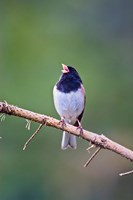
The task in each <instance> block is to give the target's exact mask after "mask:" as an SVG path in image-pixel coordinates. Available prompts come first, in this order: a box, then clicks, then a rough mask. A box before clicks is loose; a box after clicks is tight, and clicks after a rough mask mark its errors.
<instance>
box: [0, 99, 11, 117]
mask: <svg viewBox="0 0 133 200" xmlns="http://www.w3.org/2000/svg"><path fill="white" fill-rule="evenodd" d="M0 112H1V113H6V114H8V115H11V114H12V109H11V106H10V105H8V103H7V102H5V103H3V102H2V103H0Z"/></svg>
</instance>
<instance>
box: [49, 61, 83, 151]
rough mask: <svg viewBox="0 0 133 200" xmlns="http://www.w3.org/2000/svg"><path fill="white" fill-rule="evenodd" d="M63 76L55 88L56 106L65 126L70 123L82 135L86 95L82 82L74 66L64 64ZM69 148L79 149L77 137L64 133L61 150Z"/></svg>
mask: <svg viewBox="0 0 133 200" xmlns="http://www.w3.org/2000/svg"><path fill="white" fill-rule="evenodd" d="M61 71H62V74H61V76H60V78H59V81H58V82H57V83H56V84H55V86H54V88H53V99H54V106H55V109H56V111H57V113H58V114H59V116H60V117H61V120H60V122H62V124H63V125H66V123H69V124H71V125H74V126H76V127H77V128H79V129H80V133H81V134H82V130H83V129H82V126H81V123H80V122H81V119H82V117H83V113H84V108H85V103H86V95H85V89H84V86H83V83H82V80H81V78H80V76H79V74H78V72H77V71H76V69H75V68H74V67H72V66H67V65H65V64H62V70H61ZM68 147H71V148H73V149H76V148H77V141H76V136H75V135H72V134H70V133H68V132H66V131H64V132H63V136H62V142H61V149H62V150H65V149H67V148H68Z"/></svg>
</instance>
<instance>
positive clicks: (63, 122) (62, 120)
mask: <svg viewBox="0 0 133 200" xmlns="http://www.w3.org/2000/svg"><path fill="white" fill-rule="evenodd" d="M59 124H61V125H62V128H64V127H65V126H66V122H65V120H64V118H63V117H62V118H61V120H60V121H59Z"/></svg>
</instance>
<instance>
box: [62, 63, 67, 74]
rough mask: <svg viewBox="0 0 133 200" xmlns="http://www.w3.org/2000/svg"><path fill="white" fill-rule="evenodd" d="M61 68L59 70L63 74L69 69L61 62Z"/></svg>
mask: <svg viewBox="0 0 133 200" xmlns="http://www.w3.org/2000/svg"><path fill="white" fill-rule="evenodd" d="M62 68H63V69H62V70H61V71H62V73H64V74H65V73H68V72H69V69H68V67H67V65H64V64H62Z"/></svg>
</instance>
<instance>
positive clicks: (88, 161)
mask: <svg viewBox="0 0 133 200" xmlns="http://www.w3.org/2000/svg"><path fill="white" fill-rule="evenodd" d="M100 150H101V147H98V149H97V150H96V151H95V152H94V153H93V154H92V156H91V157H90V158H89V160H87V162H86V163H85V164H84V167H87V166H88V165H89V163H90V162H91V161H92V160H93V159H94V157H95V156H96V155H97V154H98V153H99V151H100Z"/></svg>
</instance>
